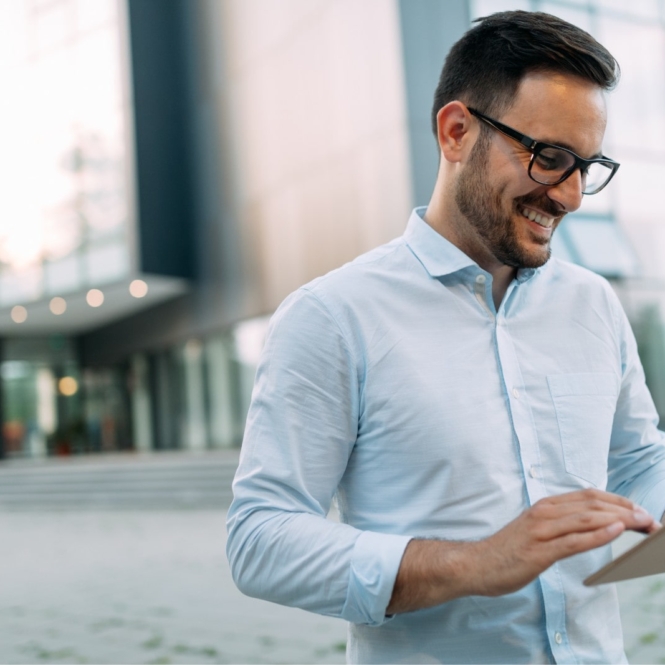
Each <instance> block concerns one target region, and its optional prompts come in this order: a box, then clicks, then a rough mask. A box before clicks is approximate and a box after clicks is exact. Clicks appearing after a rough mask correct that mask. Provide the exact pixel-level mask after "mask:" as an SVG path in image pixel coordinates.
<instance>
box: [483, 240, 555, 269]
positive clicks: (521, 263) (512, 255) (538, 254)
mask: <svg viewBox="0 0 665 665" xmlns="http://www.w3.org/2000/svg"><path fill="white" fill-rule="evenodd" d="M495 256H496V258H497V259H498V260H499V261H501V263H503V264H504V265H507V266H510V267H511V268H515V269H517V270H520V269H524V268H540V267H542V266H544V265H545V264H546V263H547V262H548V261H549V260H550V257H551V256H552V250H551V248H550V243H549V242H548V243H546V244H544V245H540V246H539V247H538V248H537V249H531V250H527V249H524V248H522V247H520V248H505V249H502V250H500V251H497V252H496V253H495Z"/></svg>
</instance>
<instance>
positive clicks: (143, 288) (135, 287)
mask: <svg viewBox="0 0 665 665" xmlns="http://www.w3.org/2000/svg"><path fill="white" fill-rule="evenodd" d="M129 292H130V293H131V294H132V295H133V296H134V297H135V298H143V297H144V296H145V295H147V293H148V285H147V284H146V283H145V282H144V281H143V280H142V279H135V280H134V281H133V282H132V283H131V284H130V285H129Z"/></svg>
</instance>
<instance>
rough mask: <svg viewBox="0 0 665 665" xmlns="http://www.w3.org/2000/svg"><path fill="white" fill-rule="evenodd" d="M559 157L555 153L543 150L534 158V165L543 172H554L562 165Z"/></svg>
mask: <svg viewBox="0 0 665 665" xmlns="http://www.w3.org/2000/svg"><path fill="white" fill-rule="evenodd" d="M561 162H562V159H561V155H560V154H559V153H557V152H555V151H549V150H543V151H542V152H540V153H539V154H538V156H537V157H536V163H537V164H538V166H539V167H540V168H541V169H544V170H545V171H556V170H557V169H560V168H561V166H562V164H561Z"/></svg>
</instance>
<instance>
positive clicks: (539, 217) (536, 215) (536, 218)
mask: <svg viewBox="0 0 665 665" xmlns="http://www.w3.org/2000/svg"><path fill="white" fill-rule="evenodd" d="M519 211H520V213H521V214H522V216H523V217H526V218H527V219H530V220H531V221H532V222H535V223H536V224H538V225H539V226H542V227H543V228H544V229H551V228H552V226H553V225H554V222H555V221H556V217H548V216H547V215H544V214H543V213H542V212H536V211H535V210H532V209H531V208H527V207H525V206H520V207H519Z"/></svg>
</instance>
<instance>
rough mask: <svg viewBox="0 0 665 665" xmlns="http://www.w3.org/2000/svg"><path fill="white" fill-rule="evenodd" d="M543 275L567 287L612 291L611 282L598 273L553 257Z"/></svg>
mask: <svg viewBox="0 0 665 665" xmlns="http://www.w3.org/2000/svg"><path fill="white" fill-rule="evenodd" d="M543 275H544V276H545V277H546V278H547V279H552V280H556V281H557V282H563V283H564V284H565V285H566V286H571V287H574V286H579V287H588V288H591V289H599V290H601V291H607V290H608V289H609V290H610V291H612V287H611V286H610V284H609V282H608V281H607V280H606V279H605V278H604V277H602V276H601V275H599V274H598V273H596V272H593V270H589V269H588V268H584V267H583V266H580V265H577V264H576V263H570V262H569V261H564V260H563V259H559V258H556V257H552V258H551V259H550V260H549V261H548V262H547V264H546V267H545V270H544V271H543Z"/></svg>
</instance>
